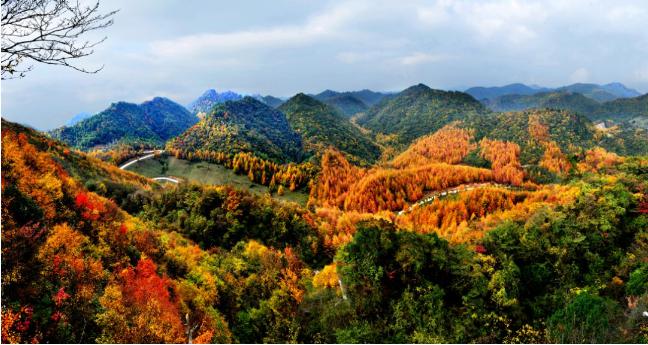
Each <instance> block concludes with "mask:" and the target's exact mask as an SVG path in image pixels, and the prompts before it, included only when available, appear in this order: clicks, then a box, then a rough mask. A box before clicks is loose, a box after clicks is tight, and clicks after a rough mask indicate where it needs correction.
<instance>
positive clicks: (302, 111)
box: [279, 93, 380, 163]
mask: <svg viewBox="0 0 648 345" xmlns="http://www.w3.org/2000/svg"><path fill="white" fill-rule="evenodd" d="M279 110H281V111H282V112H283V113H284V114H286V118H287V119H288V122H289V123H290V126H291V127H292V128H293V129H294V130H295V131H297V132H298V133H299V134H300V135H301V137H302V140H303V142H304V149H305V150H306V152H307V154H309V155H313V154H319V155H321V154H322V153H323V152H324V151H325V150H326V149H327V148H329V147H334V148H336V149H337V150H339V151H342V152H344V153H346V154H348V155H351V156H352V157H353V158H354V159H355V160H356V161H358V162H365V163H367V162H369V163H370V162H374V161H375V160H377V159H378V157H380V148H379V147H378V146H377V145H376V144H374V143H373V142H372V141H371V139H370V138H369V137H368V136H367V135H366V134H364V133H362V132H361V131H360V130H359V129H358V128H357V127H355V126H354V125H353V124H352V123H351V122H349V120H348V119H346V118H345V117H343V116H342V115H341V114H340V113H339V112H338V111H337V110H336V109H334V108H332V107H331V106H328V105H326V104H324V103H322V102H319V101H318V100H316V99H314V98H312V97H310V96H306V95H305V94H303V93H300V94H297V95H295V96H293V97H292V98H290V99H289V100H288V101H286V102H285V103H284V104H282V105H281V106H280V107H279Z"/></svg>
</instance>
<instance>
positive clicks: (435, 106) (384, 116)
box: [358, 84, 490, 145]
mask: <svg viewBox="0 0 648 345" xmlns="http://www.w3.org/2000/svg"><path fill="white" fill-rule="evenodd" d="M489 113H490V110H488V109H487V108H486V107H485V106H483V105H482V104H481V103H479V102H478V101H477V100H476V99H474V98H473V97H472V96H470V95H468V94H466V93H463V92H458V91H442V90H434V89H431V88H430V87H428V86H427V85H424V84H418V85H414V86H411V87H409V88H407V89H405V90H404V91H402V92H400V93H398V94H395V95H393V96H390V97H387V98H384V99H383V100H382V101H380V102H379V103H378V104H376V105H375V106H373V107H372V108H370V109H369V110H368V111H367V112H366V114H365V115H364V116H362V117H359V118H358V123H359V124H360V125H362V126H365V127H367V128H369V129H371V130H372V131H374V132H376V133H382V134H386V135H394V134H395V135H396V136H397V139H396V140H397V141H398V142H399V143H401V144H404V145H407V144H409V143H411V142H412V141H413V140H415V139H417V138H419V137H421V136H423V135H426V134H429V133H432V132H435V131H437V130H438V129H440V128H441V127H443V126H445V125H446V124H449V123H451V122H453V121H457V120H463V121H470V122H475V121H477V122H478V121H479V118H480V117H483V116H484V115H487V114H489Z"/></svg>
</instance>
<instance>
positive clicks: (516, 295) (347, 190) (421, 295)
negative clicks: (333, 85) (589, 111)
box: [2, 85, 648, 343]
mask: <svg viewBox="0 0 648 345" xmlns="http://www.w3.org/2000/svg"><path fill="white" fill-rule="evenodd" d="M203 96H204V95H203ZM342 96H344V97H354V98H356V99H357V100H360V101H361V102H362V103H363V104H364V105H365V106H366V107H367V108H366V110H364V111H366V113H365V114H364V115H363V114H360V115H358V114H355V115H356V116H354V118H353V119H351V120H350V119H349V118H348V117H347V116H343V115H342V113H340V109H335V108H334V107H335V106H333V107H331V105H327V104H324V103H322V102H320V101H317V100H315V99H313V98H311V97H309V96H305V95H298V96H295V97H294V98H293V99H291V100H289V101H288V102H286V103H285V104H283V105H282V106H280V107H279V109H278V110H277V109H274V108H273V107H272V106H269V105H268V104H264V102H261V101H259V100H257V99H253V98H251V97H245V98H241V99H234V100H227V101H224V102H222V103H217V104H215V105H213V107H212V108H211V109H210V110H209V111H208V112H207V113H206V114H205V115H204V117H203V118H202V119H201V120H200V121H199V122H198V123H197V124H195V125H193V126H187V128H186V129H187V130H186V131H185V132H184V133H178V135H177V136H176V137H175V138H171V139H170V140H169V141H167V142H166V145H165V149H166V151H167V152H166V153H165V154H170V155H174V156H176V157H178V158H182V159H186V160H188V161H209V162H213V163H217V164H221V165H223V166H225V167H227V168H229V169H232V170H233V171H234V172H235V173H237V174H241V175H246V176H247V177H248V178H249V180H250V182H251V183H252V182H254V183H258V184H262V185H266V186H269V187H270V193H266V194H265V195H258V194H252V193H250V192H247V191H243V190H237V189H234V188H232V187H230V186H212V185H203V184H194V183H185V182H181V183H179V184H177V185H173V184H160V183H157V182H155V181H153V180H150V179H148V178H145V177H143V176H140V175H137V174H134V173H131V172H128V171H125V170H120V169H119V168H117V166H116V165H118V164H119V163H122V162H124V161H125V160H128V159H130V158H132V157H136V156H139V155H140V154H141V152H143V150H144V149H148V148H150V147H151V145H150V144H151V143H148V142H146V143H138V144H137V145H126V142H122V143H121V144H122V145H114V146H113V149H112V150H105V149H103V150H97V148H96V147H95V148H94V150H89V149H90V147H87V148H88V150H85V152H84V151H80V150H77V149H75V147H72V146H69V145H68V144H66V143H64V142H62V141H59V140H58V139H57V138H58V136H56V135H50V136H48V135H45V134H43V133H40V132H37V131H35V130H32V129H29V128H26V127H23V126H21V125H18V124H14V123H10V122H7V121H4V120H3V121H2V264H3V266H2V290H3V294H2V341H3V342H13V343H16V342H23V343H24V342H53V343H85V342H90V343H92V342H110V343H184V342H193V343H215V342H244V343H260V342H270V343H286V342H304V343H324V342H325V343H366V342H374V343H409V342H412V343H418V342H423V343H457V342H459V343H469V342H480V343H543V342H556V343H590V342H613V343H616V342H631V343H632V342H636V343H646V342H648V321H647V320H648V318H646V317H645V316H643V315H642V313H644V312H646V311H647V310H648V157H647V156H646V154H648V151H645V150H644V148H642V146H641V145H636V144H630V143H628V142H627V141H626V140H624V138H625V137H623V133H624V132H623V130H622V129H621V128H620V127H619V128H616V129H612V130H610V129H605V130H603V129H600V128H597V127H595V126H594V124H593V123H592V122H591V121H590V120H589V119H587V117H585V116H582V115H580V114H578V113H574V112H570V111H566V110H554V109H534V110H528V111H521V112H511V113H493V112H491V111H490V110H488V109H487V108H486V107H484V106H483V105H481V104H480V103H479V102H477V101H476V100H475V99H474V98H472V97H471V96H469V95H467V94H463V93H459V92H443V91H438V90H432V89H429V88H427V87H426V86H424V85H417V86H414V87H412V88H409V89H407V90H405V91H403V92H402V93H400V94H390V95H385V94H379V93H372V92H370V91H368V90H364V91H358V92H353V93H336V92H333V91H330V92H325V93H322V94H320V95H316V96H315V98H318V99H321V100H322V101H323V102H325V103H326V100H329V101H331V102H332V100H339V99H340V98H341V97H342ZM298 101H299V102H298ZM200 104H203V103H200ZM338 106H340V105H338ZM192 115H193V114H192ZM97 116H99V115H95V116H94V117H91V118H90V119H86V120H84V121H81V122H80V124H81V127H84V126H87V124H88V123H90V122H85V121H90V120H91V119H92V118H95V117H97ZM106 116H107V115H106ZM99 119H101V118H99ZM356 120H357V123H356V122H352V121H356ZM93 121H98V120H93ZM84 122H85V124H84ZM109 123H110V122H109ZM360 126H365V127H360ZM81 127H79V128H81ZM162 127H164V126H157V127H156V126H149V127H147V128H150V129H151V131H152V128H157V129H156V130H158V131H159V132H160V133H162V132H164V133H167V134H168V135H171V134H169V133H170V132H168V131H166V129H164V130H163V129H162ZM635 129H636V128H635ZM633 133H634V134H633V135H636V136H638V137H639V138H644V137H645V132H641V131H634V132H633ZM360 138H362V139H360ZM154 145H155V146H158V147H160V146H161V145H159V144H154ZM632 145H635V146H632ZM313 147H317V149H316V150H315V149H313ZM646 147H648V146H646ZM77 148H80V147H79V146H77ZM83 148H86V147H83ZM309 150H312V151H309ZM642 150H644V151H642ZM309 155H310V156H309ZM283 190H293V191H295V190H297V191H303V192H304V193H309V198H308V203H307V204H306V205H298V204H296V203H289V202H284V201H280V200H277V199H275V198H274V197H273V196H274V195H275V193H276V194H280V193H282V191H283Z"/></svg>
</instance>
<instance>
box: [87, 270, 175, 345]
mask: <svg viewBox="0 0 648 345" xmlns="http://www.w3.org/2000/svg"><path fill="white" fill-rule="evenodd" d="M170 289H171V283H170V281H169V279H168V278H166V277H160V276H159V275H158V274H157V272H156V265H155V264H154V263H153V261H151V260H150V259H148V258H143V259H140V261H139V262H138V264H137V267H130V268H127V269H125V270H123V271H122V273H121V275H120V281H119V282H113V283H111V284H110V285H109V286H108V287H106V290H105V292H104V295H103V296H102V297H101V298H100V299H99V302H100V303H101V306H102V307H103V308H104V312H103V313H101V314H99V316H98V317H97V322H98V324H99V325H100V326H101V327H102V330H103V333H102V335H101V337H100V338H99V341H101V342H109V343H183V342H185V340H186V339H185V334H184V333H185V329H184V325H183V323H182V321H181V319H180V315H179V310H178V302H177V300H176V299H175V297H172V296H171V294H170V292H169V291H170Z"/></svg>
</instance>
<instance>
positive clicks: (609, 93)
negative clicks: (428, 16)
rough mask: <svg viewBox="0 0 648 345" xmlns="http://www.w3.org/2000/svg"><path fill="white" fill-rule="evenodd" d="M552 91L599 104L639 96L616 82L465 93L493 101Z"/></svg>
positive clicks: (521, 86) (483, 89) (478, 89)
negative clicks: (582, 96) (569, 93)
mask: <svg viewBox="0 0 648 345" xmlns="http://www.w3.org/2000/svg"><path fill="white" fill-rule="evenodd" d="M552 91H566V92H575V93H580V94H582V95H584V96H586V97H588V98H591V99H593V100H596V101H599V102H604V101H611V100H614V99H617V98H628V97H637V96H640V95H641V94H640V93H639V92H638V91H636V90H633V89H630V88H627V87H626V86H625V85H623V84H621V83H617V82H614V83H609V84H605V85H598V84H585V83H576V84H571V85H567V86H561V87H557V88H548V87H542V86H528V85H525V84H521V83H515V84H509V85H505V86H493V87H481V86H479V87H471V88H469V89H467V90H466V91H465V92H466V93H468V94H469V95H471V96H473V97H475V98H476V99H477V100H480V101H481V100H484V99H487V100H493V99H496V98H498V97H501V96H506V95H535V94H538V93H546V92H552Z"/></svg>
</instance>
